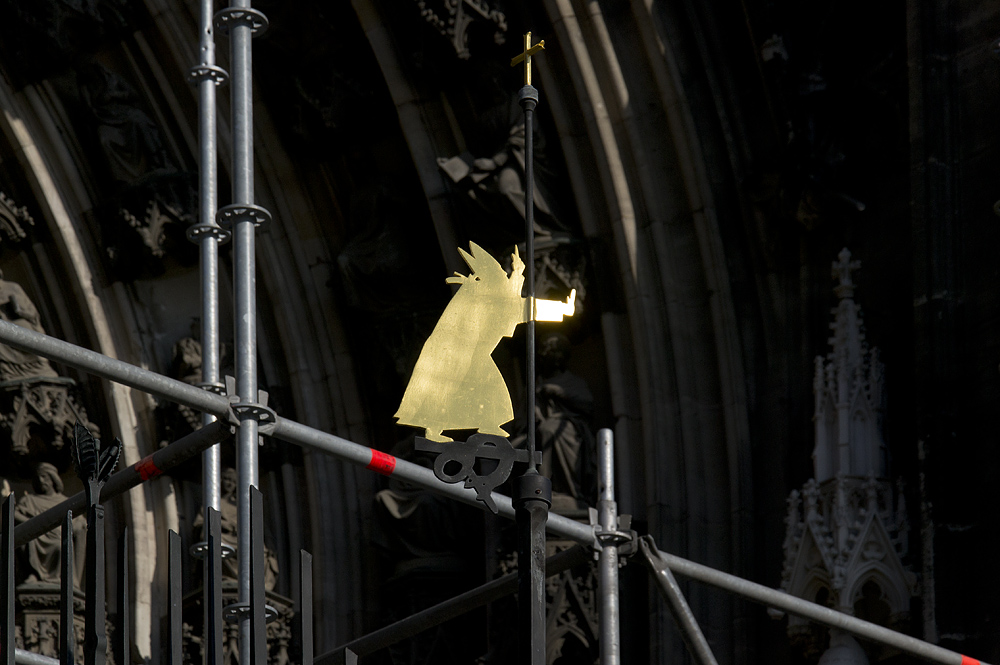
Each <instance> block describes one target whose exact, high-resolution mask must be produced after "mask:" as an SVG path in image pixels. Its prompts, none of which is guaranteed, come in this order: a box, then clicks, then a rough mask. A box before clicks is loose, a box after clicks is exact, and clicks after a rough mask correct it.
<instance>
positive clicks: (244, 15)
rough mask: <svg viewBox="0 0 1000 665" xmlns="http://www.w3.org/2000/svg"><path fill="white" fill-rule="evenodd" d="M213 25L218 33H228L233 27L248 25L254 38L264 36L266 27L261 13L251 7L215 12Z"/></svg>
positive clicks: (264, 18)
mask: <svg viewBox="0 0 1000 665" xmlns="http://www.w3.org/2000/svg"><path fill="white" fill-rule="evenodd" d="M213 23H214V24H215V29H216V30H218V31H220V32H230V30H231V29H232V28H233V26H238V25H248V26H250V34H252V35H253V36H254V37H256V36H258V35H261V34H264V31H265V30H267V25H268V23H267V17H266V16H264V14H263V12H260V11H258V10H256V9H253V8H251V7H226V8H225V9H222V10H219V11H218V12H216V14H215V19H214V21H213Z"/></svg>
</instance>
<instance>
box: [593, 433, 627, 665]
mask: <svg viewBox="0 0 1000 665" xmlns="http://www.w3.org/2000/svg"><path fill="white" fill-rule="evenodd" d="M614 454H615V451H614V438H613V435H612V433H611V430H609V429H602V430H601V431H600V432H598V433H597V486H598V493H599V494H598V500H597V512H598V524H599V525H600V527H601V530H600V531H599V532H598V534H597V540H598V543H600V546H601V551H600V554H599V555H598V563H597V570H598V574H599V579H598V583H599V585H600V592H601V645H600V646H601V665H619V664H620V663H621V654H620V636H619V633H618V543H617V542H615V541H616V539H615V538H608V537H606V536H607V535H609V534H615V533H617V531H618V504H617V502H616V501H615V457H614Z"/></svg>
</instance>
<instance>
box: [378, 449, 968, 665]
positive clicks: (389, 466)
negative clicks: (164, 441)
mask: <svg viewBox="0 0 1000 665" xmlns="http://www.w3.org/2000/svg"><path fill="white" fill-rule="evenodd" d="M366 468H368V469H371V470H372V471H374V472H375V473H381V474H382V475H383V476H391V475H392V472H393V471H394V470H395V469H396V458H395V457H393V456H392V455H387V454H385V453H383V452H380V451H378V450H374V449H373V450H372V461H371V462H368V466H367V467H366ZM962 665H965V663H962Z"/></svg>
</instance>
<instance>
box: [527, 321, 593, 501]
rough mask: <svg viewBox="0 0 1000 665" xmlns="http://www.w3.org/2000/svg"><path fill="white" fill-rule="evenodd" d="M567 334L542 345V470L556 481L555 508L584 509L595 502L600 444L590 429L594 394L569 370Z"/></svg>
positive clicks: (538, 420)
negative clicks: (597, 450)
mask: <svg viewBox="0 0 1000 665" xmlns="http://www.w3.org/2000/svg"><path fill="white" fill-rule="evenodd" d="M569 354H570V344H569V340H568V339H567V338H566V336H565V335H562V334H559V333H553V334H550V335H548V336H546V337H544V338H543V339H542V341H541V345H540V346H539V349H538V366H539V370H540V374H541V376H540V377H539V382H538V388H537V397H536V400H535V420H536V425H537V427H538V447H539V449H541V451H542V473H543V474H544V475H546V476H548V477H549V478H551V479H552V510H554V511H557V512H561V511H572V510H581V509H585V508H586V507H587V506H588V505H589V504H590V503H592V502H593V501H595V500H596V496H595V492H596V485H595V471H596V465H597V460H596V444H595V441H594V435H593V432H592V431H591V428H590V419H591V417H592V416H593V412H594V396H593V395H592V394H591V392H590V388H588V387H587V383H586V382H585V381H584V380H583V379H582V378H580V377H579V376H577V375H576V374H574V373H573V372H570V371H569V370H568V369H566V364H567V362H568V360H569Z"/></svg>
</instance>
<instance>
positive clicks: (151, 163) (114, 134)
mask: <svg viewBox="0 0 1000 665" xmlns="http://www.w3.org/2000/svg"><path fill="white" fill-rule="evenodd" d="M80 80H81V82H82V85H81V94H82V96H83V99H84V101H85V102H86V104H87V106H88V107H89V108H90V112H91V114H92V115H93V117H94V121H95V123H96V125H97V140H98V142H99V143H100V146H101V151H102V152H103V153H104V157H105V159H106V160H107V164H108V168H109V170H110V173H111V177H112V178H113V179H114V180H115V181H116V182H119V183H122V184H126V185H134V184H136V183H137V182H138V181H139V180H140V179H141V178H143V177H145V176H147V175H148V174H149V173H151V172H155V171H164V170H175V169H174V168H173V167H172V165H171V164H170V159H169V157H168V156H167V151H166V148H165V147H164V145H163V140H162V138H161V137H160V129H159V127H157V125H156V123H155V122H154V121H153V119H152V118H151V117H149V114H148V113H146V112H145V111H144V110H142V108H141V101H140V97H139V94H138V93H137V92H136V91H135V89H133V88H132V86H131V85H129V83H128V82H127V81H126V80H125V79H124V78H122V77H121V76H119V75H118V74H116V73H115V72H113V71H111V70H110V69H107V68H106V67H103V66H101V65H99V64H95V65H92V66H90V67H86V68H84V69H83V71H82V75H81V78H80Z"/></svg>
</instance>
